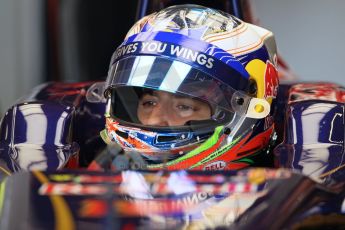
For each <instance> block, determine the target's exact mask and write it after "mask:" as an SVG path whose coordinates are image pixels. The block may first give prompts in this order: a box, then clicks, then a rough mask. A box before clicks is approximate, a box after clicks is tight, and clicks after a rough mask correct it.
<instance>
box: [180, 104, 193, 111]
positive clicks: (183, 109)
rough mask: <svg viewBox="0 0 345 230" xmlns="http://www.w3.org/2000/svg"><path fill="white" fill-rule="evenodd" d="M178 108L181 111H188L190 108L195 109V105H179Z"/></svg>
mask: <svg viewBox="0 0 345 230" xmlns="http://www.w3.org/2000/svg"><path fill="white" fill-rule="evenodd" d="M177 108H178V109H179V110H181V111H188V110H191V111H194V108H193V106H189V105H178V106H177Z"/></svg>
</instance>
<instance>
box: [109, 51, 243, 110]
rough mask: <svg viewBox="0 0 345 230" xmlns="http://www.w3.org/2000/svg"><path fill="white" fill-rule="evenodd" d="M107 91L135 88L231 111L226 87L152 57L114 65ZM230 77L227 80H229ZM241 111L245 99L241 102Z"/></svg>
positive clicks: (189, 68) (230, 92) (229, 90)
mask: <svg viewBox="0 0 345 230" xmlns="http://www.w3.org/2000/svg"><path fill="white" fill-rule="evenodd" d="M110 74H111V76H110V78H108V82H107V86H106V87H107V88H117V87H119V86H137V87H144V88H151V89H155V90H163V91H167V92H171V93H179V94H183V95H188V96H190V97H192V98H198V99H200V100H202V101H205V102H207V103H209V104H210V105H211V106H213V107H219V108H222V109H224V110H227V111H229V112H237V113H238V112H240V111H235V110H234V106H233V104H234V103H233V102H232V100H234V98H233V94H234V93H235V92H236V91H235V90H234V89H232V88H231V87H230V86H228V85H226V84H224V83H222V82H221V81H219V80H217V79H215V78H213V77H211V76H209V75H208V74H206V73H204V72H202V71H200V70H197V69H195V68H193V67H192V66H190V65H187V64H185V63H182V62H179V61H176V60H175V61H174V60H170V59H167V58H162V57H155V56H136V57H129V58H126V59H122V60H120V61H118V62H116V63H115V64H114V65H113V66H112V69H111V72H110ZM229 77H230V76H229ZM242 99H243V101H242V105H243V106H242V107H245V106H246V105H247V104H248V101H249V98H246V97H243V98H242Z"/></svg>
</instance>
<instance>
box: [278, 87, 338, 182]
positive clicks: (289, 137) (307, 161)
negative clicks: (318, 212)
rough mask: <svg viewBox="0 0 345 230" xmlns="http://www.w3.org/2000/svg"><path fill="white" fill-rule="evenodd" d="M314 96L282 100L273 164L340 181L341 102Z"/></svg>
mask: <svg viewBox="0 0 345 230" xmlns="http://www.w3.org/2000/svg"><path fill="white" fill-rule="evenodd" d="M290 87H291V86H290ZM290 87H287V86H285V90H290ZM325 87H327V84H326V85H325ZM283 88H284V87H283ZM311 88H312V86H311V87H310V88H309V89H308V87H307V86H306V88H305V89H304V90H305V91H306V92H308V90H310V89H311ZM314 94H317V92H314ZM285 95H286V94H285ZM288 96H289V95H288ZM290 96H291V95H290ZM308 96H309V97H310V93H309V95H308ZM317 97H318V96H315V97H312V98H310V99H302V100H298V101H285V108H281V109H282V111H284V113H285V114H284V115H285V116H284V119H280V121H283V120H284V121H283V122H284V128H283V130H281V131H282V133H281V134H280V135H281V137H282V138H281V139H282V142H281V143H280V144H279V145H278V146H277V147H276V148H275V155H276V162H277V166H278V167H285V168H292V169H295V170H298V171H301V172H302V173H303V174H305V175H308V176H310V177H312V178H314V179H316V180H318V181H326V180H336V181H343V180H344V173H342V171H344V169H343V165H344V164H345V156H344V130H345V125H344V103H343V102H340V101H336V100H333V101H332V100H325V99H317ZM286 98H287V99H288V98H289V97H286ZM282 104H284V103H282ZM281 115H282V114H281ZM278 120H279V118H278Z"/></svg>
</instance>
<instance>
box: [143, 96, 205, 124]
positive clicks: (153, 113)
mask: <svg viewBox="0 0 345 230" xmlns="http://www.w3.org/2000/svg"><path fill="white" fill-rule="evenodd" d="M138 118H139V121H140V122H141V123H142V124H144V125H153V126H179V125H184V124H185V123H186V122H187V121H190V120H205V119H210V118H211V108H210V106H209V105H208V104H207V103H204V102H202V101H199V100H196V99H192V98H188V97H181V96H176V95H174V94H171V93H167V92H162V91H152V92H150V93H144V94H143V96H142V97H141V98H140V100H139V105H138Z"/></svg>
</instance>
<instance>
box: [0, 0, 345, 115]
mask: <svg viewBox="0 0 345 230" xmlns="http://www.w3.org/2000/svg"><path fill="white" fill-rule="evenodd" d="M242 1H243V2H249V0H232V1H231V0H212V1H210V0H193V1H192V0H190V1H173V0H127V1H118V0H101V1H100V0H0V116H2V114H3V113H4V112H6V110H7V109H8V107H9V106H11V105H12V104H13V103H15V101H16V100H17V99H18V98H19V97H21V96H23V95H25V94H26V93H28V92H29V90H30V89H32V88H33V87H34V86H36V85H38V84H40V83H43V82H47V81H68V82H77V81H88V80H104V79H105V77H106V74H107V69H108V64H109V60H110V57H111V55H112V52H113V51H114V50H115V49H116V47H117V46H118V45H119V44H120V43H121V40H122V39H123V37H124V36H125V34H126V32H127V31H128V29H129V28H130V27H131V25H132V24H133V23H134V22H135V21H136V20H137V19H138V18H140V17H141V16H142V15H145V14H147V13H150V12H152V11H155V10H159V9H160V8H162V7H164V6H167V5H169V4H170V5H171V4H180V3H185V2H189V3H198V4H200V5H207V6H212V7H215V8H221V9H223V10H224V9H225V10H227V11H228V12H231V11H232V10H233V8H232V6H231V4H232V3H234V4H238V3H239V2H242ZM250 2H251V5H250V8H251V9H252V11H251V13H252V15H250V17H249V16H248V15H247V17H246V15H244V20H245V21H246V20H248V21H251V22H253V23H255V24H260V25H261V26H263V27H266V28H268V29H270V30H272V31H273V32H274V33H275V35H276V39H277V44H278V51H279V53H280V55H281V56H282V57H283V59H284V60H285V62H286V63H287V64H288V65H289V67H290V69H291V71H292V72H293V73H295V74H296V76H297V79H298V80H299V81H331V82H335V83H339V84H341V85H344V86H345V78H344V77H343V76H342V75H343V71H342V66H343V65H344V64H343V63H344V59H345V58H344V57H343V54H345V45H344V44H343V41H344V37H345V26H343V25H342V23H343V22H344V21H345V14H344V13H343V11H344V9H345V1H342V0H328V1H324V0H300V1H286V0H285V1H284V0H252V1H250ZM247 4H248V3H247ZM234 13H236V12H234ZM237 13H238V12H237ZM239 14H240V13H239ZM242 16H243V15H242Z"/></svg>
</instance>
